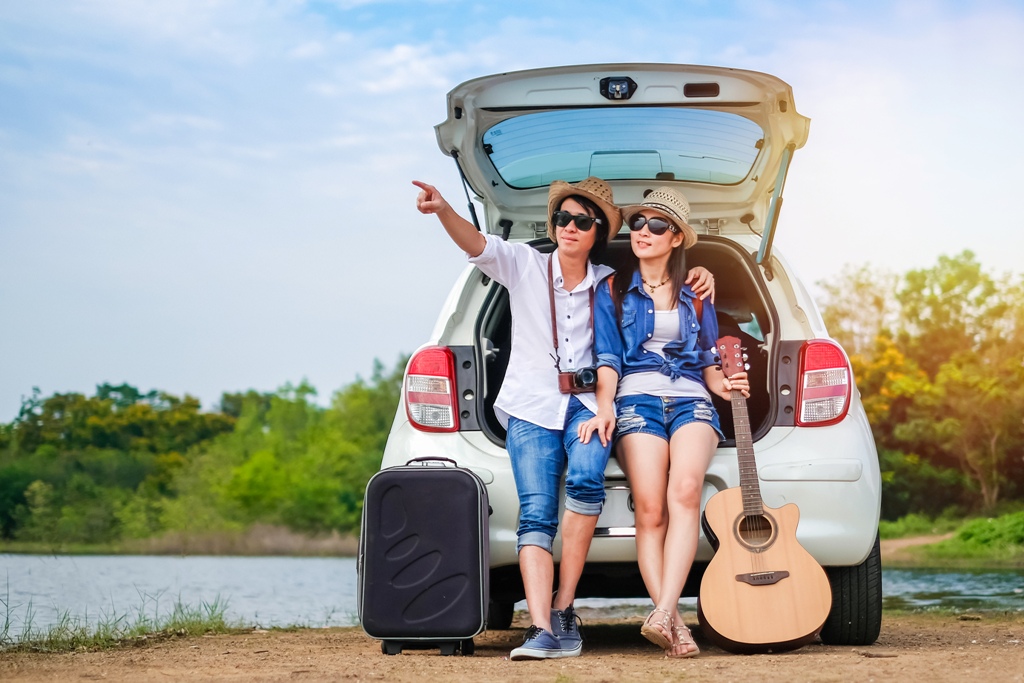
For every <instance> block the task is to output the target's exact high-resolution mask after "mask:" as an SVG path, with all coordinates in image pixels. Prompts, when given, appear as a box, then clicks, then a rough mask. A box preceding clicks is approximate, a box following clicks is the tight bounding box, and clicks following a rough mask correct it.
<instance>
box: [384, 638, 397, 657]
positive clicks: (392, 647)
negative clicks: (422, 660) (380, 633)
mask: <svg viewBox="0 0 1024 683" xmlns="http://www.w3.org/2000/svg"><path fill="white" fill-rule="evenodd" d="M380 651H381V652H383V653H384V654H386V655H400V654H402V644H401V643H396V642H394V641H393V640H382V641H380Z"/></svg>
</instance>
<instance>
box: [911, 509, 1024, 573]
mask: <svg viewBox="0 0 1024 683" xmlns="http://www.w3.org/2000/svg"><path fill="white" fill-rule="evenodd" d="M921 553H922V555H924V556H925V557H929V558H933V559H944V560H947V559H955V560H983V561H985V562H987V563H991V564H992V565H997V566H1024V511H1021V512H1015V513H1012V514H1008V515H1003V516H1001V517H994V518H983V519H973V520H970V521H968V522H965V523H964V524H963V525H962V526H960V528H959V529H958V530H957V532H956V534H954V536H953V537H952V538H950V539H947V540H945V541H942V542H940V543H935V544H932V545H928V546H924V547H923V548H922V549H921Z"/></svg>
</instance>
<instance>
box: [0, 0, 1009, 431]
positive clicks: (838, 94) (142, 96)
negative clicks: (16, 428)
mask: <svg viewBox="0 0 1024 683" xmlns="http://www.w3.org/2000/svg"><path fill="white" fill-rule="evenodd" d="M1021 36H1024V6H1022V4H1021V3H1019V2H984V1H982V2H971V3H961V2H925V1H908V2H852V1H850V2H847V1H839V0H833V1H827V2H825V1H823V2H770V1H769V2H763V1H757V2H753V1H752V2H713V1H711V0H708V1H706V2H698V1H676V2H650V3H622V2H614V1H608V2H602V1H596V2H586V3H573V2H564V3H552V2H534V1H525V2H517V3H505V4H498V3H476V2H444V1H441V0H437V1H434V2H431V1H429V0H419V1H417V2H405V1H404V0H394V1H391V2H388V1H384V0H382V1H373V0H349V1H344V0H336V1H329V0H322V1H320V2H302V1H301V0H245V1H243V0H220V1H213V0H209V1H200V0H175V1H173V2H170V1H166V2H143V1H141V0H139V1H135V0H80V1H78V2H61V1H60V0H55V1H50V2H45V3H42V2H39V3H35V2H32V3H29V2H15V1H14V0H0V421H9V420H10V419H12V418H13V417H14V416H15V415H16V414H17V411H18V407H19V405H20V401H21V399H22V397H23V396H26V395H28V394H30V393H31V391H32V387H33V386H38V387H39V388H40V389H41V391H42V392H43V394H44V395H49V394H51V393H53V392H58V391H59V392H66V391H78V392H83V393H87V394H91V393H92V392H93V391H94V389H95V386H96V385H97V384H99V383H102V382H113V383H120V382H122V381H126V382H129V383H131V384H133V385H135V386H138V387H139V388H140V389H142V390H144V391H148V390H149V389H153V388H156V389H162V390H166V391H169V392H171V393H174V394H178V395H181V394H184V393H190V394H192V395H194V396H197V397H199V398H200V399H201V400H202V402H203V405H204V406H207V407H211V406H212V405H213V404H214V403H215V402H216V401H217V399H218V398H219V397H220V394H221V392H223V391H244V390H246V389H249V388H254V389H257V390H259V391H272V390H274V389H276V388H277V387H279V386H281V385H283V384H284V383H286V382H293V383H297V382H299V381H301V380H302V379H303V378H306V379H308V380H309V381H310V382H311V383H312V384H313V385H314V386H315V387H316V388H317V389H318V390H319V392H320V398H321V400H322V401H327V400H329V398H330V396H331V394H332V393H333V392H334V391H335V390H337V389H339V388H341V387H343V386H344V385H345V384H347V383H349V382H351V381H353V380H354V379H355V378H356V377H357V376H363V377H368V376H369V375H370V373H371V371H372V366H373V360H374V358H378V359H380V360H381V361H383V362H384V363H385V365H386V366H388V367H391V366H392V365H393V364H394V362H395V361H396V360H397V358H398V357H399V354H401V353H403V352H410V351H413V350H414V349H415V348H416V347H417V346H418V345H420V344H421V343H422V342H424V341H425V340H426V338H427V336H428V335H429V333H430V330H431V328H432V326H433V323H434V318H435V317H436V313H437V310H438V309H439V307H440V305H441V303H442V302H443V300H444V297H445V295H446V294H447V292H448V289H449V287H450V286H451V284H452V282H453V281H454V279H455V278H456V277H457V275H458V274H459V272H461V270H462V268H463V266H464V259H463V257H462V255H461V254H460V253H459V252H458V250H457V249H456V248H455V247H454V246H453V245H451V244H450V243H449V242H448V240H447V239H446V238H445V237H444V235H443V232H442V231H441V229H440V227H439V226H438V224H437V223H436V221H434V220H433V219H430V218H427V217H422V216H420V215H419V214H418V213H416V211H415V209H414V206H413V203H414V197H415V188H413V187H412V186H411V185H410V184H409V181H410V180H411V179H413V178H418V179H423V180H427V181H430V182H433V183H434V184H436V185H437V186H438V187H439V188H441V190H442V192H444V193H445V194H446V195H447V196H448V197H449V198H450V199H451V200H452V203H453V205H456V206H457V207H462V206H463V205H464V203H465V201H464V197H463V196H462V190H461V187H460V186H459V184H458V178H457V175H456V172H455V168H454V166H453V164H452V162H451V160H450V159H448V158H447V157H444V156H442V155H441V153H440V151H439V150H438V149H437V146H436V142H435V138H434V133H433V129H432V127H433V125H434V124H436V123H438V122H440V121H441V120H442V119H443V118H444V116H445V94H446V93H447V92H448V90H449V89H451V88H452V87H453V86H455V85H456V84H458V83H459V82H461V81H463V80H466V79H469V78H474V77H477V76H482V75H486V74H490V73H495V72H500V71H510V70H516V69H524V68H533V67H541V66H552V65H558V64H572V63H598V62H642V61H655V62H679V63H697V64H715V65H722V66H733V67H739V68H746V69H753V70H757V71H766V72H768V73H772V74H775V75H777V76H779V77H780V78H782V79H783V80H786V81H787V82H789V83H790V84H791V85H792V86H793V88H794V93H795V100H796V105H797V109H798V110H799V111H800V112H801V113H802V114H804V115H805V116H808V117H810V118H811V132H810V139H809V141H808V143H807V145H806V146H805V147H804V149H802V150H800V151H799V152H798V153H797V155H796V157H795V159H794V165H793V168H792V170H791V172H790V174H789V178H788V181H787V185H786V205H785V209H784V211H783V213H782V219H781V222H780V232H779V237H778V239H777V241H776V246H777V248H778V249H779V250H780V251H782V252H783V253H784V254H785V255H786V257H787V259H788V260H789V261H790V263H791V264H792V265H794V266H795V268H796V269H797V271H799V272H800V273H801V274H802V276H803V277H804V279H805V280H807V281H808V283H813V282H817V281H819V280H822V279H824V278H829V277H832V276H834V274H835V273H836V272H838V271H839V270H840V268H841V267H842V266H843V265H844V264H851V265H854V266H859V265H862V264H870V265H872V266H873V267H876V268H887V269H890V270H893V271H896V272H905V271H906V270H908V269H910V268H918V267H929V266H931V265H933V264H934V263H935V262H936V260H937V258H938V256H939V255H942V254H947V255H953V254H957V253H959V252H960V251H962V250H963V249H972V250H974V251H975V253H976V254H977V255H978V258H979V260H980V261H981V263H982V264H983V266H984V267H985V268H986V269H989V270H991V271H992V272H995V273H1003V272H1015V273H1020V272H1022V271H1024V267H1022V266H1021V265H1020V263H1019V260H1020V258H1021V257H1022V256H1024V236H1022V235H1024V231H1022V228H1024V225H1022V223H1024V219H1022V218H1021V210H1020V207H1019V205H1018V203H1017V202H1016V201H1014V200H1015V198H1016V197H1017V196H1019V194H1020V190H1019V189H1018V188H1017V184H1018V183H1019V180H1020V178H1022V177H1024V161H1022V157H1024V134H1022V132H1021V130H1022V126H1021V125H1020V124H1019V123H1018V121H1019V118H1020V117H1019V114H1020V112H1021V111H1022V110H1024V87H1022V86H1021V83H1022V82H1024V47H1022V44H1024V41H1022V40H1021Z"/></svg>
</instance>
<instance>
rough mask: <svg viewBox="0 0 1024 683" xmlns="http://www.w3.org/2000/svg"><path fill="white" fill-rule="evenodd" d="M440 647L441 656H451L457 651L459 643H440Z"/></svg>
mask: <svg viewBox="0 0 1024 683" xmlns="http://www.w3.org/2000/svg"><path fill="white" fill-rule="evenodd" d="M440 647H441V656H443V657H451V656H453V655H454V654H455V653H456V652H458V649H459V643H457V642H453V643H441V645H440Z"/></svg>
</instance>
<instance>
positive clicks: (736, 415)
mask: <svg viewBox="0 0 1024 683" xmlns="http://www.w3.org/2000/svg"><path fill="white" fill-rule="evenodd" d="M730 403H731V404H732V422H733V430H734V432H735V434H736V463H737V465H738V466H739V470H740V488H741V489H742V491H743V514H745V515H747V516H757V515H761V514H763V513H764V507H763V505H762V503H761V486H760V484H759V483H758V479H757V462H756V461H755V460H754V440H753V437H751V435H750V416H749V415H748V414H747V399H745V398H744V397H743V394H742V393H741V392H739V391H733V392H730Z"/></svg>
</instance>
